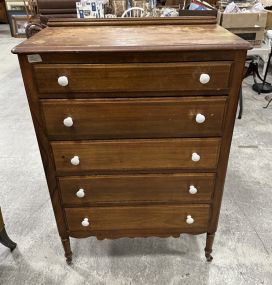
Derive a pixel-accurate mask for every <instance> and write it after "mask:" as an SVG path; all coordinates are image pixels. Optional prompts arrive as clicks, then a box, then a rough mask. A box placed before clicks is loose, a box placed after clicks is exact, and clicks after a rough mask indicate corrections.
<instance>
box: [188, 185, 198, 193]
mask: <svg viewBox="0 0 272 285" xmlns="http://www.w3.org/2000/svg"><path fill="white" fill-rule="evenodd" d="M189 193H190V194H192V195H194V194H196V193H197V188H196V187H195V186H194V185H190V188H189Z"/></svg>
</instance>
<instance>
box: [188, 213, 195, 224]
mask: <svg viewBox="0 0 272 285" xmlns="http://www.w3.org/2000/svg"><path fill="white" fill-rule="evenodd" d="M194 221H195V220H194V219H193V218H192V216H191V215H188V216H187V218H186V223H187V224H188V225H191V224H193V223H194Z"/></svg>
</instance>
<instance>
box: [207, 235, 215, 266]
mask: <svg viewBox="0 0 272 285" xmlns="http://www.w3.org/2000/svg"><path fill="white" fill-rule="evenodd" d="M214 235H215V233H207V238H206V247H205V256H206V259H207V261H208V262H211V261H212V260H213V257H212V256H211V253H212V246H213V240H214Z"/></svg>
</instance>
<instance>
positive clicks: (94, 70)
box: [34, 61, 231, 97]
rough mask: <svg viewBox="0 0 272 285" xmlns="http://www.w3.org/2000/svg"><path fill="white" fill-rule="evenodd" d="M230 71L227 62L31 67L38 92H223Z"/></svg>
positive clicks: (41, 65) (227, 83) (225, 89)
mask: <svg viewBox="0 0 272 285" xmlns="http://www.w3.org/2000/svg"><path fill="white" fill-rule="evenodd" d="M230 68H231V62H228V61H222V62H184V63H133V64H37V65H35V66H34V69H35V76H36V81H37V87H38V91H39V92H40V93H73V92H75V93H80V92H89V93H91V92H103V93H107V92H152V91H153V92H154V91H155V92H157V91H162V92H166V91H168V92H169V91H170V92H173V91H175V92H178V91H199V90H204V91H209V90H217V91H222V92H226V91H227V90H228V88H229V75H230ZM41 97H43V96H41Z"/></svg>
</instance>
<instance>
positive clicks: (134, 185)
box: [59, 173, 215, 206]
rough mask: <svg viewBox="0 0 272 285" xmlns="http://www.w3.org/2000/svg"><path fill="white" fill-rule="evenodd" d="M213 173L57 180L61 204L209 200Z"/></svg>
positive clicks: (64, 178) (213, 178)
mask: <svg viewBox="0 0 272 285" xmlns="http://www.w3.org/2000/svg"><path fill="white" fill-rule="evenodd" d="M214 180H215V174H213V173H200V174H190V173H186V174H141V175H115V176H113V175H104V176H87V177H86V176H83V177H60V178H59V185H60V190H61V196H62V201H63V203H64V204H71V205H77V206H80V205H84V204H88V203H122V202H123V203H125V202H152V201H153V202H185V201H186V202H198V201H210V200H211V196H212V193H213V189H214Z"/></svg>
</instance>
